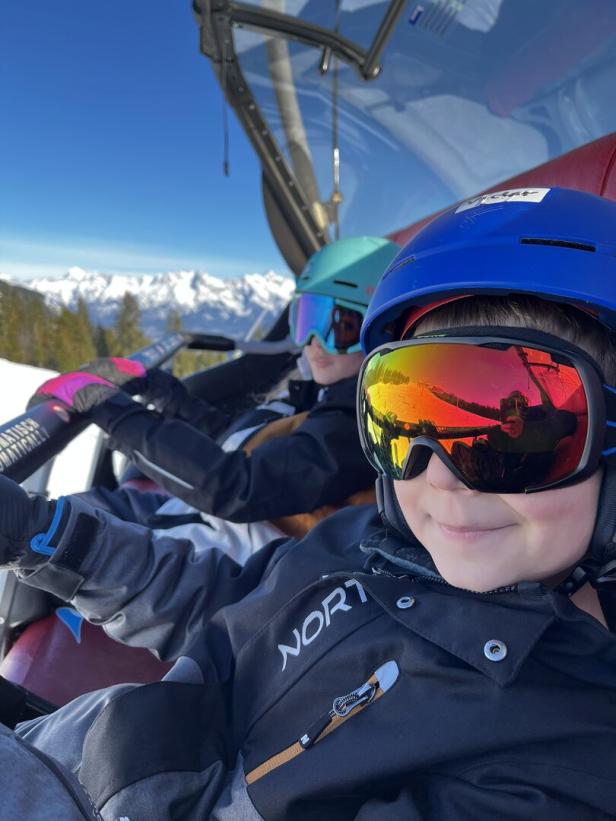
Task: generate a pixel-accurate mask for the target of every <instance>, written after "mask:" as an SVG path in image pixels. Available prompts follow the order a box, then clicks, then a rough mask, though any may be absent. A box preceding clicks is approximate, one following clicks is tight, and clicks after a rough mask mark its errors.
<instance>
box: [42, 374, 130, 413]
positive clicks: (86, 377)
mask: <svg viewBox="0 0 616 821" xmlns="http://www.w3.org/2000/svg"><path fill="white" fill-rule="evenodd" d="M118 391H119V388H118V387H116V385H114V384H113V383H112V382H109V381H108V380H107V379H103V378H102V377H100V376H95V375H94V374H91V373H83V372H82V371H72V372H71V373H63V374H61V375H60V376H54V377H53V379H48V380H47V382H43V384H42V385H41V386H40V387H39V388H37V390H36V392H35V393H34V395H33V396H31V397H30V401H29V402H28V408H31V407H33V406H34V405H38V404H40V403H41V402H46V401H47V400H48V399H59V400H60V401H61V402H64V404H65V405H68V407H69V408H71V409H72V410H74V411H77V413H87V412H88V411H90V410H92V408H94V407H95V406H96V405H100V404H101V403H102V402H106V401H107V399H110V398H111V397H112V396H114V395H115V394H116V393H118Z"/></svg>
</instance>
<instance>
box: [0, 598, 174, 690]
mask: <svg viewBox="0 0 616 821" xmlns="http://www.w3.org/2000/svg"><path fill="white" fill-rule="evenodd" d="M170 666H171V665H169V664H165V663H163V662H161V661H158V659H156V658H155V657H154V656H153V655H152V653H150V652H149V651H148V650H143V649H141V648H135V647H127V646H126V645H124V644H120V643H119V642H117V641H113V639H110V638H109V636H108V635H107V634H106V633H105V632H104V631H103V629H102V628H101V627H95V626H94V625H92V624H90V623H89V622H87V621H85V620H83V621H82V622H81V629H80V635H79V638H77V636H76V635H75V634H74V633H73V632H71V630H70V629H69V627H67V625H66V623H64V622H63V621H62V620H61V619H59V618H58V617H57V616H56V615H55V614H52V615H51V616H46V617H45V618H44V619H41V620H40V621H37V622H34V623H33V624H30V625H28V627H26V629H25V630H24V632H23V633H22V634H21V636H20V637H19V638H18V639H17V641H16V642H15V644H14V645H13V646H12V647H11V649H10V650H9V652H8V653H7V655H6V656H5V657H4V659H3V660H2V663H1V664H0V675H2V676H4V677H5V678H6V679H8V680H9V681H12V682H13V683H14V684H20V685H21V686H22V687H25V688H26V689H28V690H31V691H32V692H33V693H36V695H38V696H41V698H45V699H47V700H48V701H51V702H52V703H53V704H57V705H59V706H60V705H62V704H66V702H67V701H70V700H71V699H72V698H75V696H78V695H81V693H87V692H89V691H91V690H98V689H99V688H100V687H108V686H109V685H111V684H120V683H124V682H127V681H128V682H135V683H147V682H150V681H159V680H160V679H161V678H162V677H163V676H164V674H165V673H166V672H167V670H169V668H170Z"/></svg>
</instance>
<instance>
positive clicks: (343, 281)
mask: <svg viewBox="0 0 616 821" xmlns="http://www.w3.org/2000/svg"><path fill="white" fill-rule="evenodd" d="M333 283H334V285H346V286H347V288H357V287H358V285H357V283H356V282H347V281H346V279H334V280H333Z"/></svg>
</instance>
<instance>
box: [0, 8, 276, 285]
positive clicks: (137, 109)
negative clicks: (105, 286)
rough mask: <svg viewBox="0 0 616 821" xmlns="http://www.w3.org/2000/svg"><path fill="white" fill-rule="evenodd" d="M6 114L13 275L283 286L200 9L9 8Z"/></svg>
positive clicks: (0, 86)
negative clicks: (239, 279)
mask: <svg viewBox="0 0 616 821" xmlns="http://www.w3.org/2000/svg"><path fill="white" fill-rule="evenodd" d="M0 112H1V116H2V126H1V127H0V192H1V193H0V274H8V275H10V276H17V277H20V278H26V277H28V276H41V275H43V274H52V275H61V274H63V273H64V272H65V271H66V270H67V269H68V268H69V267H70V266H73V265H77V266H81V267H83V268H85V269H86V270H99V271H104V272H107V273H146V272H148V273H155V272H159V271H167V270H177V269H180V268H183V269H186V268H199V269H201V270H206V271H208V272H209V273H211V274H215V275H217V276H235V275H241V274H244V273H247V272H249V271H262V270H266V269H268V268H274V269H275V270H277V271H280V272H283V271H286V266H285V264H284V262H283V260H282V258H281V256H280V254H279V252H278V250H277V248H276V246H275V244H274V242H273V240H272V239H271V236H270V232H269V228H268V226H267V223H266V219H265V216H264V213H263V206H262V200H261V191H260V171H259V167H258V163H257V160H256V158H255V156H254V154H253V152H252V149H251V147H250V145H249V144H248V142H247V140H246V138H245V137H244V134H243V133H242V131H241V129H240V127H239V125H238V124H237V122H236V120H235V117H234V115H233V112H232V111H229V122H230V145H231V176H230V177H229V178H225V177H224V176H223V173H222V161H223V124H222V95H221V92H220V90H219V87H218V84H217V82H216V80H215V78H214V74H213V72H212V69H211V67H210V64H209V62H208V61H207V60H206V59H205V58H204V57H202V56H201V55H200V54H199V50H198V29H197V26H196V24H195V22H194V19H193V16H192V13H191V3H190V0H104V2H101V3H91V2H85V1H84V0H53V2H46V1H45V0H31V2H22V0H7V2H4V3H2V7H1V11H0Z"/></svg>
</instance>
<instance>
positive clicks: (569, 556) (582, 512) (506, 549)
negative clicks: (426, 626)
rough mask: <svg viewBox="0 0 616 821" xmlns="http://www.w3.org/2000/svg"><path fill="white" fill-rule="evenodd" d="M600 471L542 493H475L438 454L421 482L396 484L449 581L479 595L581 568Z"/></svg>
mask: <svg viewBox="0 0 616 821" xmlns="http://www.w3.org/2000/svg"><path fill="white" fill-rule="evenodd" d="M600 485H601V471H597V473H595V474H594V475H593V476H591V477H589V478H588V479H585V480H584V481H583V482H580V483H578V484H576V485H571V486H569V487H564V488H557V489H556V490H544V491H540V492H538V493H529V494H524V493H503V494H499V493H481V492H479V491H476V490H470V489H469V488H467V487H466V485H464V484H463V483H462V482H460V480H459V479H457V477H456V476H454V474H453V473H452V472H451V471H450V470H449V468H447V467H446V466H445V465H444V464H443V462H442V461H441V460H440V459H439V458H438V456H437V455H436V454H432V456H431V458H430V461H429V463H428V467H427V468H426V470H424V471H423V473H421V474H420V475H419V476H416V477H415V478H414V479H409V480H405V481H396V482H394V486H395V491H396V496H397V498H398V502H399V504H400V507H401V509H402V512H403V514H404V516H405V518H406V521H407V523H408V525H409V527H410V528H411V530H412V531H413V533H414V534H415V536H416V537H417V538H418V539H419V541H420V542H421V543H422V544H423V546H424V547H425V548H426V549H427V550H428V551H429V553H430V555H431V556H432V559H433V561H434V563H435V565H436V567H437V569H438V571H439V573H440V574H441V575H442V577H443V578H444V579H445V580H446V581H448V582H449V583H450V584H452V585H454V586H455V587H461V588H465V589H468V590H475V591H477V592H485V591H487V590H494V589H495V588H497V587H503V586H505V585H510V584H515V583H516V582H520V581H549V580H550V579H552V578H554V577H556V576H558V575H559V574H560V573H562V572H563V571H565V570H567V569H568V568H570V567H571V566H572V565H574V564H575V563H576V562H577V561H578V560H579V559H580V558H581V557H582V556H583V555H584V553H585V552H586V549H587V547H588V544H589V542H590V538H591V536H592V532H593V527H594V522H595V515H596V511H597V504H598V500H599V489H600Z"/></svg>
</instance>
